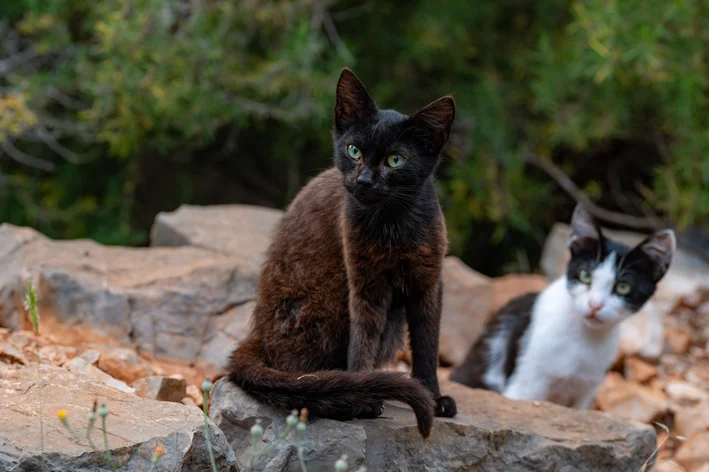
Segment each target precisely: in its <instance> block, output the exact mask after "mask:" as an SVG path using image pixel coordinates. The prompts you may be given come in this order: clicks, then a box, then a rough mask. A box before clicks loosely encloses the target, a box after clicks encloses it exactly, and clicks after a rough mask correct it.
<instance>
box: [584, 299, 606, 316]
mask: <svg viewBox="0 0 709 472" xmlns="http://www.w3.org/2000/svg"><path fill="white" fill-rule="evenodd" d="M588 307H589V308H590V309H591V313H598V312H599V311H601V308H603V302H594V301H591V300H589V301H588Z"/></svg>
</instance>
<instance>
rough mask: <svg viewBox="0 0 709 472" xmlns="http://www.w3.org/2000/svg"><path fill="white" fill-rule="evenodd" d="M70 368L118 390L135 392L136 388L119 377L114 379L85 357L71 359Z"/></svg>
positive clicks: (76, 372)
mask: <svg viewBox="0 0 709 472" xmlns="http://www.w3.org/2000/svg"><path fill="white" fill-rule="evenodd" d="M69 370H71V371H72V372H74V373H75V374H80V375H84V376H86V377H89V378H90V379H92V380H95V381H96V382H101V383H103V384H104V385H107V386H109V387H112V388H115V389H116V390H120V391H121V392H124V393H135V389H133V388H131V387H129V386H128V385H126V383H125V382H123V381H121V380H118V379H114V378H113V377H111V376H110V375H108V374H107V373H105V372H104V371H102V370H101V369H99V368H98V367H94V366H93V365H91V364H89V363H88V362H86V360H85V359H82V358H81V357H75V358H74V359H72V360H71V362H70V363H69Z"/></svg>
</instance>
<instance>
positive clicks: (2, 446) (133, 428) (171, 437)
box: [0, 364, 236, 472]
mask: <svg viewBox="0 0 709 472" xmlns="http://www.w3.org/2000/svg"><path fill="white" fill-rule="evenodd" d="M37 369H38V367H37V365H32V366H28V367H24V368H20V369H15V368H11V367H7V366H3V365H2V364H0V386H1V388H0V418H2V421H0V470H16V471H38V470H41V466H40V464H41V452H40V451H41V449H40V444H41V442H40V417H39V415H40V414H42V416H43V421H44V456H45V461H46V470H47V471H57V472H60V471H61V472H65V471H69V470H72V471H86V472H88V471H106V470H110V468H109V465H108V463H107V461H106V459H105V458H104V450H103V438H102V433H101V429H100V425H101V423H100V418H99V420H98V421H97V422H96V423H95V425H94V427H93V429H92V431H91V436H92V441H93V443H94V444H95V445H96V446H97V449H96V450H95V449H93V448H91V447H90V445H89V443H88V441H87V440H86V438H85V434H86V425H87V415H88V413H89V411H90V410H91V408H92V404H93V402H94V400H95V399H98V400H99V401H100V402H105V403H106V405H107V406H108V408H109V411H110V414H109V416H108V417H107V430H108V441H109V444H110V448H111V451H112V454H113V457H114V460H115V463H116V466H117V467H118V468H119V470H121V471H130V472H132V471H136V472H137V471H147V470H149V469H150V460H151V457H152V455H153V451H154V450H155V447H156V446H157V445H162V446H163V448H164V455H163V456H162V457H161V458H160V462H159V464H158V469H157V470H170V471H185V472H187V471H197V470H200V471H201V470H209V455H208V454H209V453H208V449H207V444H206V441H205V436H204V429H203V428H204V426H203V425H204V419H203V418H204V417H203V414H202V413H201V412H200V411H199V410H198V409H197V408H194V407H188V406H185V405H182V404H180V403H172V402H161V401H154V400H146V399H143V398H140V397H138V396H135V395H131V394H127V393H123V392H120V391H118V390H115V389H113V388H110V387H107V386H105V385H103V384H101V383H97V382H93V381H91V380H89V379H88V378H86V377H84V376H79V375H75V374H72V373H70V372H67V371H66V370H64V369H62V368H59V367H52V366H48V365H41V366H40V370H39V372H38V370H37ZM40 398H41V402H42V403H41V406H40ZM61 409H63V410H66V412H67V417H68V419H69V423H70V425H71V426H72V428H73V429H74V431H75V432H76V433H77V435H78V436H80V439H78V440H77V439H75V438H73V437H72V435H71V434H70V433H68V432H67V430H66V429H65V428H64V427H63V426H62V425H61V423H60V422H59V419H58V417H57V412H58V411H59V410H61ZM210 424H211V428H212V429H211V431H212V433H211V436H212V444H213V451H214V455H215V460H216V463H217V464H218V469H219V470H220V471H230V472H231V471H236V467H235V457H234V453H233V451H232V450H231V448H230V446H229V444H228V443H227V441H226V438H225V437H224V435H223V434H222V432H221V431H220V430H219V429H218V428H216V427H215V426H214V424H213V423H210Z"/></svg>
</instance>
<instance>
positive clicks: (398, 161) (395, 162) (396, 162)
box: [387, 154, 406, 168]
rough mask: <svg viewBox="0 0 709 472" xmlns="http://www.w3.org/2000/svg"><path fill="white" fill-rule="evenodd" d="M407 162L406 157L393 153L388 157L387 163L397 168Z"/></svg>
mask: <svg viewBox="0 0 709 472" xmlns="http://www.w3.org/2000/svg"><path fill="white" fill-rule="evenodd" d="M405 163H406V158H405V157H404V156H402V155H401V154H392V155H391V156H389V157H387V165H388V166H389V167H393V168H397V167H401V166H403V165H404V164H405Z"/></svg>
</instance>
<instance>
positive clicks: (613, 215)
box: [525, 154, 667, 230]
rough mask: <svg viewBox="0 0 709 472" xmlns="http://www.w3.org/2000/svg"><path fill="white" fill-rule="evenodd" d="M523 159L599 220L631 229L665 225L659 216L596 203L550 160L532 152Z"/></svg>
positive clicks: (645, 228) (656, 227)
mask: <svg viewBox="0 0 709 472" xmlns="http://www.w3.org/2000/svg"><path fill="white" fill-rule="evenodd" d="M525 160H526V161H527V162H528V163H530V164H532V165H534V166H536V167H538V168H539V169H541V170H543V171H544V172H546V173H547V175H549V177H551V178H552V179H553V180H554V181H555V182H556V183H557V184H558V185H559V186H560V187H561V188H562V189H564V191H565V192H566V193H568V194H569V195H570V196H571V197H572V198H573V199H574V200H576V201H577V202H578V203H581V204H583V205H584V206H585V207H586V209H587V210H588V212H589V213H591V214H592V215H593V216H595V217H596V218H598V219H599V220H602V221H605V222H607V223H613V224H616V225H619V226H624V227H627V228H633V229H644V230H647V229H653V230H655V229H659V228H663V227H666V226H667V222H666V221H665V220H663V219H661V218H653V217H649V216H646V217H639V216H633V215H626V214H625V213H618V212H615V211H611V210H606V209H605V208H601V207H599V206H598V205H596V204H595V203H594V202H593V200H591V199H590V198H589V197H588V195H586V194H585V193H584V192H583V190H581V189H580V188H579V187H578V186H577V185H576V184H575V183H574V181H573V180H571V178H570V177H569V176H568V175H566V173H565V172H564V171H563V170H561V169H560V168H559V167H557V166H556V165H555V164H554V163H553V162H551V161H550V160H546V159H542V158H540V157H539V156H536V155H534V154H527V156H526V157H525Z"/></svg>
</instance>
